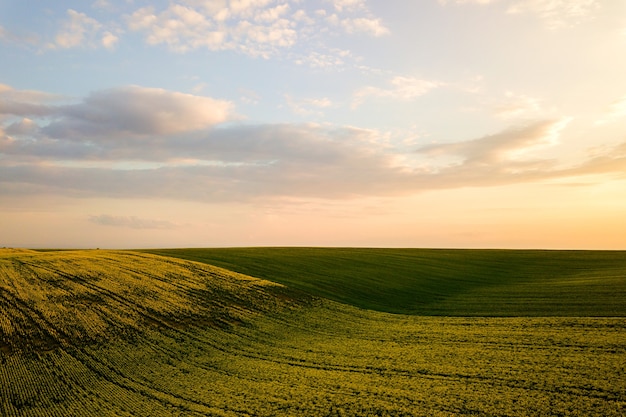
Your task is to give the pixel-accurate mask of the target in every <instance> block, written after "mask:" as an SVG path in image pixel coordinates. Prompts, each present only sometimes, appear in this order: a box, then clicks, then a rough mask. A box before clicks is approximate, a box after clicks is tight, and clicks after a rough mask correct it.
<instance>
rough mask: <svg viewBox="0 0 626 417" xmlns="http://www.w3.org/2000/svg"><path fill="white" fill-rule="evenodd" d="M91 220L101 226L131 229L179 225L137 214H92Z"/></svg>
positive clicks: (169, 227) (170, 227) (174, 226)
mask: <svg viewBox="0 0 626 417" xmlns="http://www.w3.org/2000/svg"><path fill="white" fill-rule="evenodd" d="M89 221H90V222H91V223H95V224H99V225H101V226H113V227H124V228H130V229H175V228H178V227H179V226H178V225H177V224H175V223H172V222H169V221H166V220H155V219H145V218H141V217H136V216H112V215H108V214H100V215H98V216H90V217H89Z"/></svg>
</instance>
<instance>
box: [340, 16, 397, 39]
mask: <svg viewBox="0 0 626 417" xmlns="http://www.w3.org/2000/svg"><path fill="white" fill-rule="evenodd" d="M341 26H343V28H344V29H345V30H346V32H348V33H366V34H369V35H372V36H376V37H379V36H384V35H388V34H389V33H390V31H389V29H387V28H386V27H385V26H384V25H383V24H382V22H381V21H380V19H372V18H367V17H356V18H347V19H343V20H341Z"/></svg>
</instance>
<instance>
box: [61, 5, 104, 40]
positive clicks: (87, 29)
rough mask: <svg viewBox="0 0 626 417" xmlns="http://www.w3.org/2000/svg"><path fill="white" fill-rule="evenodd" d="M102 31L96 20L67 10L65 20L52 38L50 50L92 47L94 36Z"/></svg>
mask: <svg viewBox="0 0 626 417" xmlns="http://www.w3.org/2000/svg"><path fill="white" fill-rule="evenodd" d="M101 29H102V24H100V23H99V22H98V21H97V20H96V19H93V18H91V17H89V16H87V15H86V14H84V13H80V12H77V11H76V10H73V9H68V10H67V20H65V22H64V23H63V24H62V26H61V29H60V30H59V32H58V33H57V35H56V37H55V38H54V43H53V44H50V45H49V47H51V48H75V47H78V46H86V45H90V46H93V45H94V39H95V38H96V35H97V34H98V33H99V32H100V30H101Z"/></svg>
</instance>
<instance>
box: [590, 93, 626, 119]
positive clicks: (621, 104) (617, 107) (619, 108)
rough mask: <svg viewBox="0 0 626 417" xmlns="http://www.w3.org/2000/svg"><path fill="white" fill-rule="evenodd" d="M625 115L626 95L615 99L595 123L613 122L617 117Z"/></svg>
mask: <svg viewBox="0 0 626 417" xmlns="http://www.w3.org/2000/svg"><path fill="white" fill-rule="evenodd" d="M624 117H626V96H624V97H622V98H620V99H618V100H615V101H614V102H613V103H611V105H610V106H609V109H608V111H607V112H606V113H605V114H604V116H602V117H601V118H600V119H598V120H597V121H596V123H595V124H596V125H605V124H608V123H613V122H615V121H616V120H618V119H621V118H624Z"/></svg>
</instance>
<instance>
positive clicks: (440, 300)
mask: <svg viewBox="0 0 626 417" xmlns="http://www.w3.org/2000/svg"><path fill="white" fill-rule="evenodd" d="M146 252H150V253H154V254H161V255H165V256H173V257H179V258H183V259H190V260H194V261H200V262H205V263H207V264H212V265H217V266H221V267H223V268H227V269H229V270H232V271H237V272H240V273H243V274H247V275H251V276H255V277H259V278H264V279H268V280H271V281H275V282H280V283H282V284H285V285H287V286H289V287H292V288H298V289H301V290H304V291H307V292H309V293H311V294H314V295H316V296H322V297H326V298H329V299H331V300H335V301H339V302H342V303H346V304H351V305H354V306H357V307H361V308H366V309H373V310H379V311H385V312H392V313H404V314H418V315H443V316H573V317H576V316H584V317H596V316H602V317H610V316H619V317H624V316H626V252H621V251H540V250H459V249H368V248H224V249H219V248H218V249H212V248H211V249H210V248H207V249H158V250H149V251H146Z"/></svg>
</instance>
